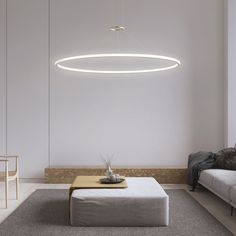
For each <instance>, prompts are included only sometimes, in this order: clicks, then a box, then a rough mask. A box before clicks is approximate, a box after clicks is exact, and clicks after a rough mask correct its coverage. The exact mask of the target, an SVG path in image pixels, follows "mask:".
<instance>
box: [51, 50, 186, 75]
mask: <svg viewBox="0 0 236 236" xmlns="http://www.w3.org/2000/svg"><path fill="white" fill-rule="evenodd" d="M108 57H123V58H128V57H129V58H148V59H159V60H166V61H170V62H173V65H171V66H166V67H159V68H152V69H140V70H139V69H138V70H93V69H82V68H73V67H69V66H64V65H63V64H62V63H63V62H68V61H73V60H82V59H88V58H108ZM180 64H181V63H180V61H179V60H177V59H175V58H172V57H166V56H161V55H152V54H136V53H106V54H89V55H80V56H74V57H67V58H62V59H60V60H57V61H56V62H55V65H56V66H57V67H59V68H61V69H64V70H69V71H76V72H87V73H101V74H130V73H147V72H157V71H164V70H170V69H173V68H175V67H177V66H179V65H180Z"/></svg>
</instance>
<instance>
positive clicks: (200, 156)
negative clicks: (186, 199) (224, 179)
mask: <svg viewBox="0 0 236 236" xmlns="http://www.w3.org/2000/svg"><path fill="white" fill-rule="evenodd" d="M217 157H218V155H217V154H215V153H213V152H197V153H192V154H190V155H189V158H188V184H189V185H191V186H192V187H193V189H192V190H193V191H194V189H195V187H196V185H197V182H198V179H199V175H200V172H201V171H202V170H206V169H211V168H213V167H214V166H215V164H216V161H217Z"/></svg>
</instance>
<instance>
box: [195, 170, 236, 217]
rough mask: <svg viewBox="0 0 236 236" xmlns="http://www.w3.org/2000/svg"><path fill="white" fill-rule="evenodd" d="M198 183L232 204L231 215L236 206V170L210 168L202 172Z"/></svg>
mask: <svg viewBox="0 0 236 236" xmlns="http://www.w3.org/2000/svg"><path fill="white" fill-rule="evenodd" d="M198 183H199V184H201V185H202V186H204V187H205V188H207V189H209V190H210V191H211V192H213V193H214V194H216V195H217V196H219V197H220V198H222V199H223V200H224V201H226V202H227V203H229V204H230V205H231V215H233V210H234V208H236V171H235V170H225V169H208V170H203V171H201V173H200V177H199V180H198Z"/></svg>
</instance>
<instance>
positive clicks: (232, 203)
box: [230, 185, 236, 207]
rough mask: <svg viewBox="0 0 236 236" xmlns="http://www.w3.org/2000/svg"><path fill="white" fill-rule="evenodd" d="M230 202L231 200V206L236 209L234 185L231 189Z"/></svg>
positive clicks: (235, 187) (235, 188) (235, 189)
mask: <svg viewBox="0 0 236 236" xmlns="http://www.w3.org/2000/svg"><path fill="white" fill-rule="evenodd" d="M230 200H231V205H232V206H234V207H236V185H234V186H233V187H232V188H231V189H230Z"/></svg>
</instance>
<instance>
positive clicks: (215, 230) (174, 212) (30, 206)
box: [0, 189, 233, 236]
mask: <svg viewBox="0 0 236 236" xmlns="http://www.w3.org/2000/svg"><path fill="white" fill-rule="evenodd" d="M166 192H167V194H168V195H169V197H170V226H168V227H72V226H70V225H69V223H68V208H69V205H68V190H52V189H50V190H46V189H45V190H44V189H43V190H37V191H35V192H34V193H33V194H32V195H30V197H29V198H28V199H27V200H26V201H25V202H24V203H22V204H21V205H20V206H19V207H18V208H17V209H16V210H15V211H14V212H13V213H12V214H11V215H10V216H9V217H8V218H7V219H6V220H5V221H4V222H3V223H2V224H1V225H0V235H1V236H8V235H9V236H17V235H19V236H39V235H42V236H44V235H45V236H54V235H55V236H58V235H63V236H64V235H65V236H74V235H76V236H136V235H137V236H139V235H140V236H143V235H147V236H154V235H155V236H167V235H168V236H171V235H174V236H180V235H187V236H190V235H191V236H195V235H196V236H200V235H201V236H204V235H207V236H211V235H212V236H213V235H214V236H220V235H222V236H228V235H233V234H231V233H230V232H229V231H228V230H227V229H226V228H225V227H224V226H223V225H222V224H221V223H220V222H219V221H217V220H216V219H215V218H214V217H213V216H212V215H211V214H210V213H208V212H207V211H206V210H205V209H204V208H203V207H202V206H201V205H200V204H199V203H198V202H196V201H195V200H194V199H193V198H192V197H191V196H190V195H189V194H188V193H187V192H186V191H184V190H167V191H166ZM121 220H122V219H121Z"/></svg>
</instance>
